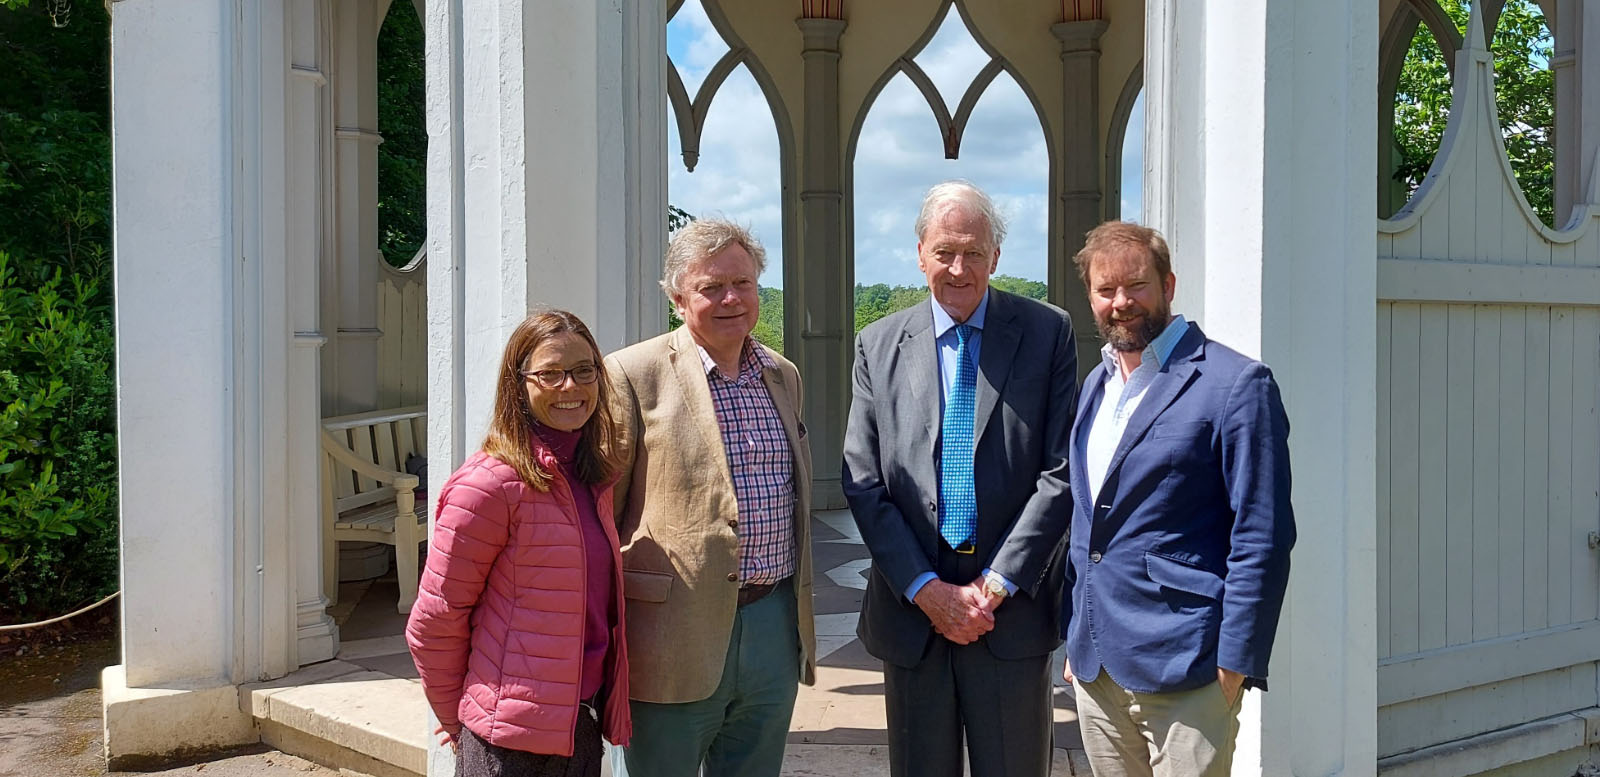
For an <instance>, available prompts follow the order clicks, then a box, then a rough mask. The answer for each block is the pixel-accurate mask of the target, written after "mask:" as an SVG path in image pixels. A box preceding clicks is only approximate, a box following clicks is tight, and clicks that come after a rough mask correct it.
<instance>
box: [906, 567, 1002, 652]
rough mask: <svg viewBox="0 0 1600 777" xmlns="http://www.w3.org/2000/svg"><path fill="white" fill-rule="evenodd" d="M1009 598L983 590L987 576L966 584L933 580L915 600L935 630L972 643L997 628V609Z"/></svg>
mask: <svg viewBox="0 0 1600 777" xmlns="http://www.w3.org/2000/svg"><path fill="white" fill-rule="evenodd" d="M1004 601H1005V597H1003V596H992V595H990V594H988V593H987V592H985V591H984V590H983V578H981V577H980V578H978V579H976V580H973V581H972V582H970V583H968V584H966V585H954V584H951V583H946V582H944V581H943V580H929V581H928V583H927V584H926V585H924V586H922V589H921V590H919V591H917V595H916V598H915V599H913V600H912V603H914V604H916V605H917V607H919V608H921V609H922V612H923V614H925V615H927V616H928V620H929V621H932V622H933V630H934V631H937V632H939V635H940V636H942V637H944V638H945V639H948V640H950V641H951V642H954V643H956V644H957V645H967V644H971V643H973V642H975V641H977V639H978V638H979V637H981V636H983V635H984V634H987V633H989V632H990V631H992V630H993V629H994V611H995V608H996V607H999V606H1000V604H1001V603H1002V602H1004Z"/></svg>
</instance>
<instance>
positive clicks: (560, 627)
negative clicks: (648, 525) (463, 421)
mask: <svg viewBox="0 0 1600 777" xmlns="http://www.w3.org/2000/svg"><path fill="white" fill-rule="evenodd" d="M609 394H610V389H609V386H608V385H607V382H606V376H605V369H604V366H603V363H602V362H601V359H600V349H599V348H598V347H597V346H596V345H595V341H594V337H593V335H591V334H590V333H589V328H588V327H586V326H584V324H583V322H582V321H580V320H578V318H577V316H574V315H572V314H571V313H567V312H565V311H550V312H542V313H535V314H533V315H531V316H529V317H528V318H527V319H526V320H524V321H523V322H522V323H521V324H519V325H518V326H517V329H516V331H515V332H513V333H512V334H511V341H510V342H509V343H507V344H506V351H505V355H504V356H503V357H502V358H501V362H500V375H499V383H498V384H497V386H496V389H495V402H494V417H493V418H491V419H490V421H489V432H488V434H487V435H486V437H485V439H484V441H483V450H481V451H479V452H478V453H475V454H473V455H472V456H471V457H469V458H468V459H467V461H466V463H464V464H462V465H461V468H460V469H458V470H456V472H455V474H454V475H451V476H450V480H449V481H448V482H447V483H445V485H444V488H443V489H442V491H441V492H440V494H439V512H438V515H437V519H436V521H435V525H434V530H433V538H432V542H431V543H430V545H429V549H428V565H427V569H426V570H425V571H424V572H423V575H422V581H421V590H420V591H419V592H418V594H417V603H416V606H414V607H413V608H412V610H411V619H410V622H409V623H407V624H406V642H407V643H408V644H409V645H410V646H411V655H412V658H413V659H415V661H416V663H417V671H418V673H419V674H420V675H421V677H422V687H423V690H424V691H425V692H426V693H427V697H428V703H429V704H430V705H432V707H433V711H434V714H436V715H438V717H439V722H440V723H441V724H442V725H441V726H440V729H439V731H440V733H442V734H444V735H445V736H446V737H447V738H448V740H449V742H450V744H451V745H452V746H453V747H454V748H455V751H456V774H457V775H460V777H474V776H475V775H501V774H505V775H511V774H517V775H536V776H537V775H551V776H552V777H554V776H555V775H561V776H562V777H580V776H584V777H595V776H596V775H599V774H600V761H601V758H602V752H603V745H602V744H601V742H600V738H601V737H602V736H604V737H605V738H606V739H608V740H610V741H611V742H612V743H613V744H618V745H621V744H625V743H627V741H628V736H629V734H630V732H631V730H632V723H631V721H630V719H629V717H628V657H627V648H626V645H627V640H626V639H625V638H624V635H623V627H622V624H623V620H622V571H621V570H622V557H621V554H620V551H619V549H618V544H617V530H616V524H615V523H614V522H613V520H612V517H611V516H612V513H611V484H612V482H613V481H614V480H615V479H616V476H617V474H618V464H617V457H616V451H617V439H616V431H615V430H614V427H613V425H612V422H611V413H610V410H609V407H610V404H609V403H610V396H609Z"/></svg>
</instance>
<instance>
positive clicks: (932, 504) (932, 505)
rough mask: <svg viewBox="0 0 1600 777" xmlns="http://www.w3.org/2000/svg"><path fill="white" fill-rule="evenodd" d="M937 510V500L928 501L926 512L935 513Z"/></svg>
mask: <svg viewBox="0 0 1600 777" xmlns="http://www.w3.org/2000/svg"><path fill="white" fill-rule="evenodd" d="M938 511H939V503H938V502H929V503H928V512H933V513H936V512H938Z"/></svg>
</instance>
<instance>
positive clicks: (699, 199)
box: [667, 0, 1144, 286]
mask: <svg viewBox="0 0 1600 777" xmlns="http://www.w3.org/2000/svg"><path fill="white" fill-rule="evenodd" d="M952 8H953V7H952ZM726 51H727V45H726V44H724V43H723V42H722V40H721V38H720V37H719V36H718V35H717V33H716V31H715V29H714V28H712V26H711V23H710V21H709V20H708V19H707V18H706V15H705V11H704V9H703V8H702V7H701V6H700V3H699V2H698V0H686V2H685V3H684V4H683V6H682V7H681V8H680V9H679V10H678V13H677V14H676V15H675V16H674V17H673V19H672V20H671V22H669V23H668V25H667V53H668V56H670V57H671V58H672V61H673V64H674V65H675V66H676V67H677V69H678V74H679V76H680V77H681V78H682V79H683V81H684V86H685V87H686V88H687V90H688V92H689V94H690V97H691V99H693V96H694V95H695V92H696V91H697V90H698V88H699V86H700V83H701V82H702V81H703V80H704V79H705V75H706V73H707V72H709V71H710V69H711V67H712V66H713V65H715V64H716V62H717V60H718V59H719V58H721V56H722V54H723V53H724V52H726ZM988 61H989V56H988V55H987V54H985V53H984V52H983V50H982V49H981V48H980V47H979V46H978V44H977V43H976V42H975V41H974V40H973V39H972V37H971V35H970V34H969V33H968V32H967V30H966V27H965V26H964V25H963V24H962V22H961V19H960V15H959V14H957V13H955V12H954V11H953V10H952V11H951V12H950V14H949V15H948V16H947V17H946V18H945V19H944V21H943V23H942V25H941V26H940V29H939V32H938V34H936V35H935V36H934V38H933V40H931V41H930V42H929V43H928V46H927V47H926V48H924V49H923V50H922V52H920V53H919V54H918V55H917V57H916V62H917V64H918V65H920V66H921V67H922V68H923V69H924V70H925V71H926V72H927V73H928V76H929V77H930V78H931V79H932V80H933V82H934V84H935V85H936V86H938V87H939V91H940V93H941V95H942V96H943V97H944V100H945V103H946V105H947V106H948V107H949V109H950V110H951V112H954V110H955V106H956V105H957V104H958V103H959V102H960V100H961V95H962V94H963V93H964V92H965V91H966V88H967V85H968V84H969V83H971V81H972V78H973V77H974V76H975V75H977V73H978V71H979V70H980V69H982V67H983V66H984V65H985V64H986V63H987V62H988ZM1143 113H1144V111H1143V99H1142V97H1141V99H1140V102H1139V105H1138V106H1137V107H1136V108H1135V111H1134V116H1133V120H1132V121H1130V123H1129V130H1130V133H1131V134H1130V136H1129V141H1128V142H1127V143H1125V144H1124V153H1123V160H1124V163H1123V169H1124V170H1125V171H1129V172H1128V173H1125V174H1124V180H1123V201H1122V213H1123V218H1137V216H1138V215H1139V214H1140V212H1141V211H1140V200H1141V185H1142V184H1141V181H1142V178H1143V175H1142V168H1143V146H1142V143H1141V142H1140V140H1139V138H1140V134H1141V133H1142V127H1143ZM770 115H771V114H770V112H769V110H768V108H767V105H766V100H765V98H763V97H762V96H761V92H760V88H759V87H757V86H756V83H755V80H754V79H753V78H751V77H750V75H749V73H748V72H747V71H746V70H745V69H744V68H743V67H742V66H741V67H740V68H738V69H737V70H735V71H734V73H733V74H732V75H731V76H729V78H728V79H727V81H725V82H723V84H722V87H721V88H720V89H719V90H718V91H717V95H716V98H715V99H714V100H713V102H712V104H711V110H710V113H709V114H708V115H707V117H706V126H705V131H704V133H703V134H702V137H701V140H700V160H699V163H698V164H697V165H696V167H695V170H694V172H693V173H690V172H688V171H687V170H686V169H685V168H684V164H683V157H682V155H681V150H682V146H681V144H680V142H679V139H678V130H677V126H676V123H675V122H674V121H673V120H672V118H671V116H670V111H669V118H668V122H667V125H668V130H667V151H668V177H667V190H668V194H667V198H668V200H669V201H670V202H672V204H674V205H677V206H678V207H680V208H683V209H684V210H687V211H689V212H690V213H693V214H695V215H696V216H708V215H720V216H723V217H726V218H730V219H732V220H734V221H738V222H740V223H742V224H745V225H747V226H749V227H750V228H751V229H752V231H754V232H755V234H756V236H757V237H758V238H759V239H760V240H761V241H762V242H763V243H765V244H766V248H767V271H766V272H765V273H764V274H763V275H762V285H765V286H781V285H782V277H783V275H782V266H783V256H782V232H781V230H782V213H781V207H780V204H779V199H778V192H779V186H780V181H779V171H778V136H777V131H776V130H775V129H774V128H773V124H772V122H771V120H770V118H768V117H770ZM855 159H856V163H855V171H854V177H855V180H854V184H855V203H854V205H855V259H856V281H857V282H858V283H866V284H873V283H888V284H891V285H922V284H923V283H924V282H925V281H924V280H923V278H922V275H921V274H920V273H919V272H918V271H917V265H916V235H915V234H914V233H913V230H912V223H913V222H914V221H915V219H916V213H917V206H918V205H919V204H920V202H921V198H922V194H923V193H924V192H925V191H926V190H927V188H928V187H929V186H932V185H933V184H935V183H938V182H939V181H943V180H946V179H950V178H966V179H968V180H971V181H973V182H974V183H976V184H978V185H979V186H981V187H983V188H984V189H985V190H986V191H988V192H989V194H990V196H992V197H993V198H994V199H995V202H996V204H997V205H998V206H999V208H1000V210H1001V213H1002V214H1003V215H1004V216H1005V217H1006V219H1007V220H1008V222H1009V234H1008V236H1007V238H1006V242H1005V245H1004V246H1003V247H1002V249H1001V256H1000V267H999V272H1000V273H1003V274H1007V275H1018V276H1021V277H1024V278H1029V279H1033V280H1041V281H1042V280H1044V279H1045V256H1046V251H1045V242H1046V232H1045V230H1046V207H1047V202H1046V200H1047V197H1046V193H1047V191H1048V181H1047V178H1046V176H1047V168H1048V164H1047V155H1046V151H1045V143H1044V133H1043V130H1042V129H1041V128H1040V125H1039V120H1038V116H1037V114H1036V113H1035V112H1034V110H1033V106H1032V104H1031V103H1030V102H1028V99H1027V97H1026V95H1025V94H1024V93H1023V91H1022V89H1021V88H1020V87H1019V86H1017V84H1016V82H1015V81H1014V80H1012V79H1011V77H1010V76H1009V75H1007V74H1004V73H1002V74H1001V75H1000V76H999V77H997V78H996V79H995V80H994V81H993V82H992V83H991V84H990V85H989V88H988V89H987V90H985V92H984V94H983V96H982V97H981V98H980V99H979V101H978V105H977V108H976V109H975V110H974V111H973V114H972V118H971V120H970V121H969V122H968V124H967V129H966V132H965V134H964V136H963V140H962V144H961V158H960V159H956V160H947V159H945V158H944V145H943V141H942V140H941V139H940V136H939V130H938V125H937V124H936V122H935V121H934V118H933V112H932V110H931V109H930V108H929V106H928V103H927V101H926V100H925V99H924V98H923V97H922V95H921V93H920V92H918V91H917V89H916V87H915V86H913V85H912V84H911V82H910V81H909V80H908V79H907V78H906V77H905V76H904V75H900V76H896V77H895V79H894V80H893V81H891V82H890V83H889V84H888V85H887V86H885V87H884V89H883V91H882V92H880V93H879V95H878V97H877V100H876V101H875V102H874V103H873V105H872V106H871V108H870V111H869V113H868V115H867V119H866V122H865V124H863V126H862V129H861V137H860V140H859V141H858V143H857V147H856V155H855Z"/></svg>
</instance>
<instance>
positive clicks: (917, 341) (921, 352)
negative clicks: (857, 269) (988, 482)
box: [899, 305, 944, 469]
mask: <svg viewBox="0 0 1600 777" xmlns="http://www.w3.org/2000/svg"><path fill="white" fill-rule="evenodd" d="M919 307H920V305H919ZM923 313H926V315H916V314H914V313H913V314H912V315H911V317H910V318H909V319H908V320H907V322H906V326H905V329H903V330H901V332H900V345H899V350H900V357H899V358H900V359H901V360H903V361H904V363H905V375H906V376H908V377H909V380H907V381H906V382H907V383H910V384H911V386H910V388H911V405H910V406H911V407H915V408H933V410H932V411H931V412H924V413H922V418H923V423H924V427H923V440H920V441H912V442H913V444H912V448H913V450H912V453H913V454H916V453H919V452H920V453H921V454H925V455H923V456H921V457H920V458H926V459H927V460H928V461H929V462H930V469H931V466H932V465H931V462H932V461H933V459H932V456H933V454H934V446H935V445H937V444H938V440H939V422H940V412H939V408H942V407H944V399H943V397H942V396H941V393H942V389H940V388H939V347H938V345H937V343H935V341H934V338H933V314H932V313H931V312H929V311H928V309H927V308H923ZM917 449H921V450H920V451H918V450H917ZM912 458H913V460H916V459H918V458H919V457H918V456H915V455H914V456H913V457H912Z"/></svg>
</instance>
